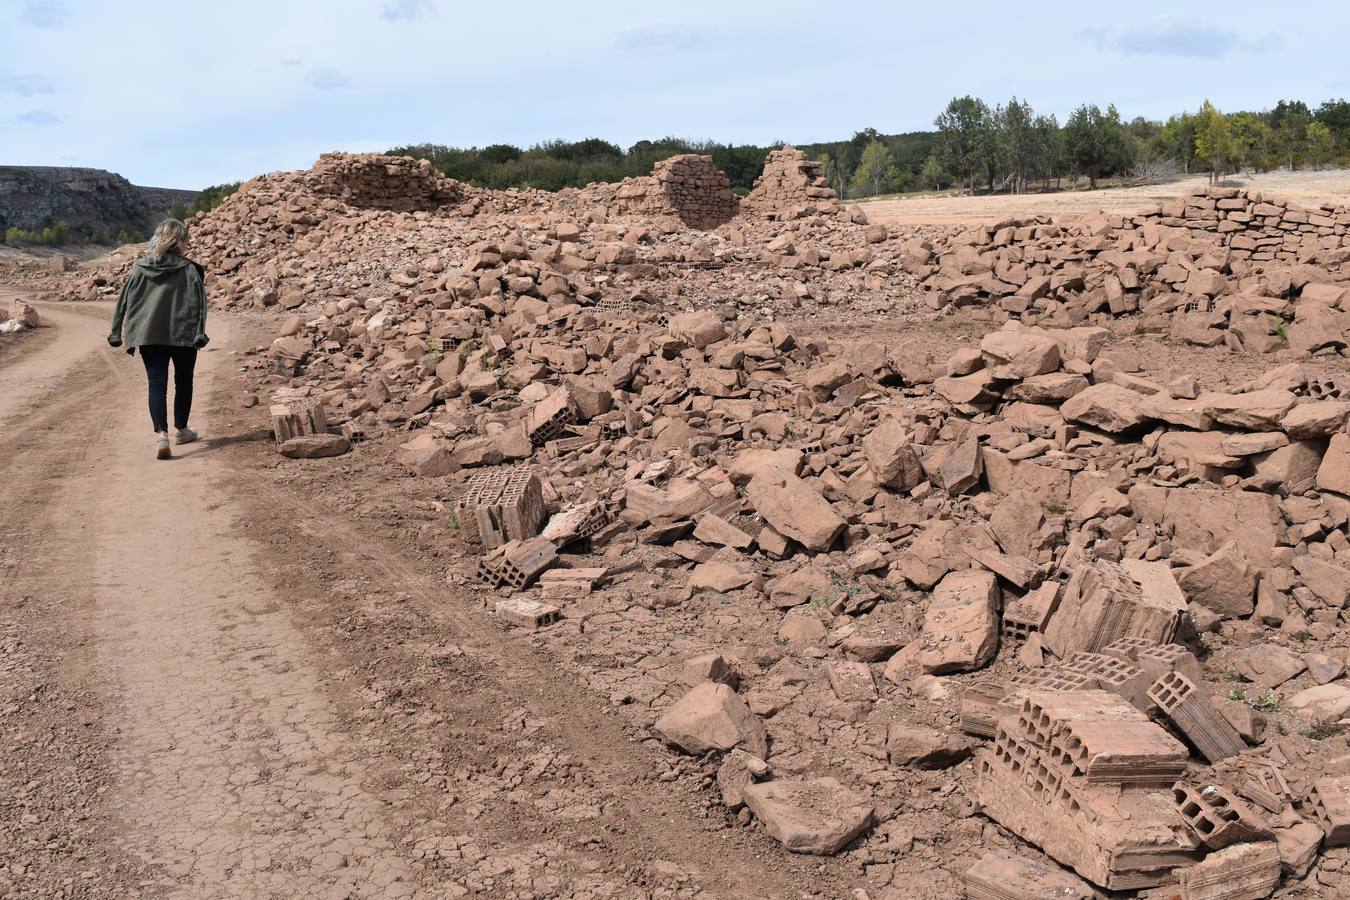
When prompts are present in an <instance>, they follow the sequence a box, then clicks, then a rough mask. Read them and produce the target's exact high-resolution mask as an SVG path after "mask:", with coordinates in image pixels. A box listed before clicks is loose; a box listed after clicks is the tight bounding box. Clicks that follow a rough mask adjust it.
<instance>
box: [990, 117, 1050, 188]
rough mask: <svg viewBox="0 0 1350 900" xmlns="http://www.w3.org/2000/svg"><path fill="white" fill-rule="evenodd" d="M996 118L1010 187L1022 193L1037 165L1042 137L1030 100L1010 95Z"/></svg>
mask: <svg viewBox="0 0 1350 900" xmlns="http://www.w3.org/2000/svg"><path fill="white" fill-rule="evenodd" d="M998 121H999V125H1000V128H999V131H1000V140H999V147H1000V148H1001V150H1002V152H1003V156H1004V159H1005V162H1006V164H1007V166H1008V170H1009V173H1010V174H1011V175H1012V176H1013V181H1012V191H1013V193H1015V194H1021V193H1025V192H1026V189H1027V180H1028V179H1029V178H1030V177H1031V173H1032V170H1033V169H1034V168H1035V165H1036V157H1037V153H1038V150H1039V145H1040V138H1041V135H1040V134H1039V133H1038V131H1037V128H1036V118H1035V115H1034V114H1033V113H1032V110H1031V104H1030V103H1027V102H1026V101H1024V100H1021V101H1019V100H1018V99H1017V98H1016V97H1013V98H1012V99H1011V100H1009V101H1008V105H1007V106H1005V107H1003V108H1002V110H1001V114H1000V115H999V117H998Z"/></svg>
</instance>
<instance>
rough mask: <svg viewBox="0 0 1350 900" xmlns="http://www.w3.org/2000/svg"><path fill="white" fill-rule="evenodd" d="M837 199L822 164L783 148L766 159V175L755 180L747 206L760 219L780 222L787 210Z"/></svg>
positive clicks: (791, 148)
mask: <svg viewBox="0 0 1350 900" xmlns="http://www.w3.org/2000/svg"><path fill="white" fill-rule="evenodd" d="M837 199H838V198H837V197H836V196H835V193H834V191H832V190H830V186H829V184H828V183H827V182H826V181H825V174H824V172H823V171H822V170H821V166H820V163H818V162H816V161H815V160H814V159H811V158H809V157H808V156H807V155H806V154H805V153H803V152H802V151H801V150H798V149H797V148H795V147H783V148H782V149H781V150H773V151H771V152H770V153H769V155H768V157H767V158H766V159H765V161H764V171H763V172H762V173H761V174H760V176H759V177H758V178H756V179H755V186H754V189H753V190H751V191H750V195H749V196H748V197H746V198H745V206H746V208H747V209H749V210H751V211H752V212H754V213H756V214H758V215H762V216H768V217H770V218H779V217H781V216H782V213H783V212H784V211H786V210H792V209H799V208H801V207H803V206H812V205H820V204H822V203H833V202H835V201H837Z"/></svg>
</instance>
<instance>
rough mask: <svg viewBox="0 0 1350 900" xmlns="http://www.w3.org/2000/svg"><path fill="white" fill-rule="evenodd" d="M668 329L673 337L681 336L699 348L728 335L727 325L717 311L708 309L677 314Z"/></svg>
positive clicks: (683, 339) (680, 337) (681, 338)
mask: <svg viewBox="0 0 1350 900" xmlns="http://www.w3.org/2000/svg"><path fill="white" fill-rule="evenodd" d="M668 330H669V331H670V336H671V337H674V338H679V339H680V340H682V341H685V342H686V343H688V344H689V345H690V346H691V347H696V348H698V349H699V350H702V349H703V348H704V347H706V346H708V345H709V344H715V343H717V342H718V341H720V340H723V339H725V338H726V336H727V329H726V325H724V324H723V323H722V320H721V319H720V318H719V317H718V315H717V313H715V312H713V311H711V310H706V309H705V310H700V311H698V312H691V313H682V314H681V315H678V316H675V317H674V318H673V319H671V320H670V326H669V329H668Z"/></svg>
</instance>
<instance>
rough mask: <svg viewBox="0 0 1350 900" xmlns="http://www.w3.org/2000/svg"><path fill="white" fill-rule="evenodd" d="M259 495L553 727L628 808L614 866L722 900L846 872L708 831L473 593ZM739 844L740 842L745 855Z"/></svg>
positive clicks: (555, 737) (615, 729)
mask: <svg viewBox="0 0 1350 900" xmlns="http://www.w3.org/2000/svg"><path fill="white" fill-rule="evenodd" d="M256 488H257V490H256V491H255V492H254V493H253V495H252V498H253V500H254V503H255V512H254V515H255V517H256V516H258V515H261V514H262V513H263V511H264V510H265V511H266V514H267V515H269V516H270V517H271V518H273V519H274V520H278V521H285V522H287V523H288V526H287V527H288V528H289V529H290V530H292V531H293V532H297V533H298V534H297V537H299V536H303V537H304V538H306V539H307V540H306V541H304V543H305V544H306V545H307V546H308V547H309V548H311V551H313V552H315V553H316V555H319V554H321V553H322V552H323V551H325V550H326V551H328V553H329V555H330V558H331V557H338V556H341V555H344V554H347V555H349V554H350V550H351V548H356V547H359V548H361V551H362V552H361V554H360V558H361V561H362V566H363V567H364V568H365V569H366V570H367V574H368V576H369V579H370V580H371V581H372V582H375V583H378V584H379V585H380V588H381V591H382V592H383V593H385V594H393V595H397V596H399V597H401V598H404V602H402V603H401V604H400V615H401V617H403V618H404V619H405V621H404V624H405V625H409V626H410V627H411V629H412V630H413V631H414V632H416V631H417V630H418V628H419V624H418V623H425V624H424V626H423V627H425V629H426V631H427V632H428V633H432V634H446V633H448V634H450V635H452V636H453V640H454V641H455V644H456V646H457V648H458V649H460V650H462V651H463V652H465V653H466V654H468V655H469V656H471V657H474V658H475V659H477V660H478V661H479V662H480V663H481V664H482V666H483V669H481V670H480V671H479V675H480V676H485V678H486V680H487V681H488V684H482V683H479V684H477V685H475V687H474V690H476V691H490V692H492V693H493V694H494V695H496V696H497V698H498V700H499V702H505V703H509V704H512V705H519V706H520V707H524V708H526V709H528V711H529V715H530V716H531V717H534V718H535V719H536V720H537V721H540V722H546V723H547V724H546V726H545V732H546V734H547V738H548V740H549V741H550V742H551V744H552V745H553V746H555V747H556V748H557V749H559V750H561V751H562V752H564V753H569V754H573V755H577V756H580V757H582V758H584V759H585V760H586V769H587V772H588V774H589V776H590V779H589V780H590V781H591V782H592V783H593V785H594V787H595V790H596V791H598V792H599V793H600V794H602V795H603V797H604V800H605V802H606V803H607V804H608V803H612V804H617V806H618V809H616V810H615V811H614V813H613V814H612V815H611V816H609V818H612V819H614V820H616V821H619V822H622V828H621V829H619V830H611V831H610V832H609V833H608V834H607V835H606V841H607V845H608V849H609V851H610V853H611V854H612V855H613V856H614V857H617V858H618V859H621V860H624V861H626V862H628V863H629V864H631V863H633V862H638V861H644V860H645V861H647V862H657V861H659V862H658V865H659V864H665V863H673V864H674V866H675V867H676V868H678V870H680V871H682V872H687V873H692V874H693V875H694V878H695V880H696V881H697V882H698V883H699V884H701V885H703V886H704V887H706V888H707V889H708V890H710V891H711V892H712V894H713V896H718V897H747V898H749V897H766V896H773V897H778V896H793V895H795V894H798V893H800V892H801V891H802V889H803V888H804V887H805V885H806V883H808V882H809V881H811V880H814V879H815V878H818V877H819V870H820V869H822V868H824V869H832V870H839V869H841V868H843V867H842V866H841V864H840V863H839V861H836V860H817V859H812V860H810V861H809V862H808V861H807V860H804V859H802V858H800V857H798V858H792V857H789V858H787V859H784V858H783V855H782V853H781V851H777V850H776V848H768V853H766V852H765V847H764V846H763V845H762V844H761V843H758V842H761V841H767V840H768V839H767V838H765V837H764V836H763V835H754V834H753V833H751V834H747V833H742V832H737V831H733V832H727V831H725V830H721V831H716V830H709V829H708V828H707V827H705V826H704V825H702V824H700V820H698V819H696V818H694V817H692V816H690V815H689V814H688V812H687V810H683V809H680V808H679V806H678V803H679V801H678V799H677V797H676V796H675V795H674V793H673V792H672V791H671V789H670V788H669V787H668V786H667V785H664V784H661V783H659V782H658V781H657V780H656V778H655V777H654V775H655V774H656V773H658V772H660V771H661V770H662V769H664V768H666V767H667V766H668V765H669V757H668V756H667V755H665V754H663V753H662V754H658V753H653V752H652V751H651V750H650V749H648V748H647V747H645V746H643V745H642V744H641V743H640V742H639V741H638V739H637V738H635V737H631V736H629V735H628V734H626V733H625V731H624V729H623V727H622V725H621V723H620V722H618V721H616V720H615V719H614V718H613V717H611V716H608V715H606V714H604V713H603V712H602V710H603V708H604V706H605V702H604V701H603V700H602V699H600V698H598V697H595V696H594V695H592V694H591V693H590V692H589V690H588V689H586V688H584V687H581V686H579V685H577V684H576V683H574V682H572V681H570V680H569V679H568V678H566V677H563V673H562V672H561V671H560V668H559V664H558V662H557V661H556V660H554V659H553V658H551V657H550V656H549V655H547V654H546V653H542V652H539V651H537V650H535V649H533V648H531V647H529V645H528V644H526V643H525V642H523V641H521V640H520V639H519V638H518V637H515V636H512V635H511V634H509V633H506V632H503V631H502V630H501V629H500V628H498V627H497V626H496V625H494V624H493V623H492V622H491V621H490V620H489V619H488V618H487V617H486V616H485V615H484V614H483V609H482V607H481V605H480V604H479V603H477V602H476V601H475V600H474V598H473V597H472V596H471V595H470V593H468V592H467V591H466V590H465V589H464V588H455V587H452V586H448V585H447V584H446V583H445V582H444V580H443V579H442V578H440V577H439V571H437V572H435V573H430V572H428V571H427V570H426V567H425V564H423V563H419V562H415V561H411V560H408V559H405V558H403V557H402V556H401V554H400V552H399V548H398V546H397V545H396V544H395V543H393V542H390V541H386V540H384V539H383V538H381V537H379V536H378V535H373V534H371V533H370V532H368V531H366V530H364V529H362V528H360V527H359V526H354V525H349V524H347V523H346V522H344V521H343V520H342V518H340V517H338V516H335V515H325V514H322V513H321V512H320V511H319V510H318V509H317V508H316V506H317V504H316V503H315V502H313V499H312V498H307V497H303V496H297V495H296V493H295V492H294V491H293V490H291V489H287V488H277V487H275V486H273V485H270V484H268V483H267V482H266V481H260V482H259V483H258V484H257V485H256ZM409 601H415V604H414V603H413V602H409ZM414 605H415V607H416V608H415V609H410V608H409V607H413V606H414ZM420 649H422V650H423V651H425V650H426V649H427V648H426V647H424V646H423V647H421V648H420ZM465 699H466V700H467V698H465ZM469 706H470V707H472V704H469ZM453 713H456V714H462V713H464V710H463V709H455V710H453ZM729 838H733V839H734V840H735V841H736V842H737V846H736V847H735V850H734V852H731V851H732V848H731V847H729V846H728V844H729V840H728V839H729Z"/></svg>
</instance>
